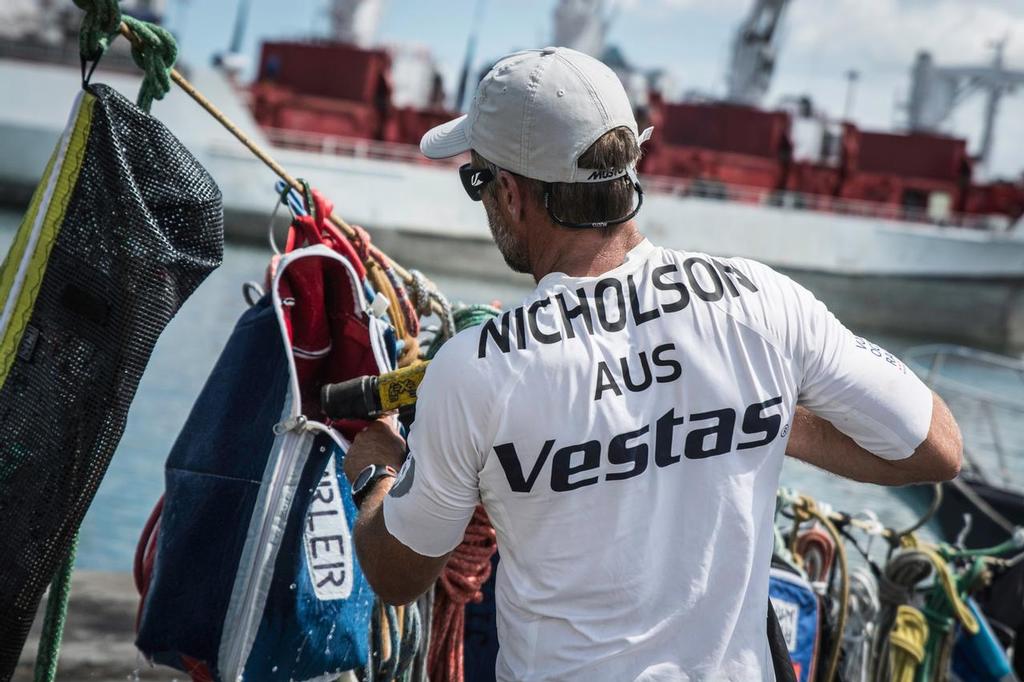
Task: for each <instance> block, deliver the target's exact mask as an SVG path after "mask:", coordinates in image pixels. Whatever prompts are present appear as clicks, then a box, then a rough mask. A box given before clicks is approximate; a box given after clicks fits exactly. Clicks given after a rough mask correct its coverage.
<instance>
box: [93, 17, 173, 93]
mask: <svg viewBox="0 0 1024 682" xmlns="http://www.w3.org/2000/svg"><path fill="white" fill-rule="evenodd" d="M75 4H76V5H77V6H78V7H79V8H80V9H82V10H84V11H85V16H84V17H83V18H82V28H81V30H80V31H79V33H78V50H79V53H80V54H81V56H82V61H83V62H96V61H98V60H99V58H100V57H102V56H103V53H104V52H106V51H107V48H108V47H110V43H111V41H112V40H113V39H114V38H116V37H117V34H118V31H119V29H120V27H121V23H122V22H123V23H124V24H125V25H126V26H127V27H128V28H129V29H130V30H131V33H132V41H131V43H132V60H133V61H134V62H135V64H136V65H137V66H138V67H139V68H140V69H142V72H143V74H144V75H143V77H142V85H141V87H140V88H139V96H138V99H137V100H136V104H138V105H139V108H140V109H142V110H143V111H147V112H148V111H149V109H150V107H152V105H153V100H156V99H163V98H164V95H166V94H167V93H168V92H170V90H171V71H172V70H173V69H174V63H175V62H176V61H177V59H178V44H177V43H176V42H175V40H174V36H172V35H171V33H170V31H168V30H167V29H165V28H163V27H162V26H157V25H156V24H151V23H149V22H147V21H140V20H139V19H136V18H135V17H130V16H122V14H121V8H120V7H119V6H118V3H117V0H75Z"/></svg>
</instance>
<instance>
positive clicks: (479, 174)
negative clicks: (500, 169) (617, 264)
mask: <svg viewBox="0 0 1024 682" xmlns="http://www.w3.org/2000/svg"><path fill="white" fill-rule="evenodd" d="M619 173H620V174H621V173H622V171H619ZM625 175H626V177H628V178H629V181H630V182H631V183H632V184H633V189H634V190H635V191H636V206H635V207H634V208H633V210H632V211H630V212H629V213H628V214H626V215H625V216H623V217H621V218H616V219H615V220H603V221H598V222H592V223H574V222H570V221H568V220H563V219H561V218H559V217H558V216H557V215H555V211H554V209H553V208H552V207H551V183H549V182H546V183H544V208H545V209H547V212H548V216H549V217H550V218H551V220H553V221H554V222H555V223H557V224H558V225H561V226H562V227H573V228H580V229H587V228H593V227H609V226H611V225H619V224H621V223H624V222H626V221H628V220H632V219H633V218H635V217H636V214H637V213H639V212H640V207H641V206H643V205H644V190H643V187H641V186H640V180H639V179H638V178H637V177H636V172H635V171H634V170H633V169H632V168H629V169H627V170H626V171H625ZM459 179H461V180H462V187H463V189H465V190H466V194H468V195H469V198H470V199H472V200H473V201H480V200H481V198H482V193H483V189H484V187H486V186H487V184H488V183H490V182H493V181H494V173H492V172H491V171H489V170H488V169H486V168H473V166H472V164H468V163H464V164H462V166H460V167H459ZM610 179H615V178H610Z"/></svg>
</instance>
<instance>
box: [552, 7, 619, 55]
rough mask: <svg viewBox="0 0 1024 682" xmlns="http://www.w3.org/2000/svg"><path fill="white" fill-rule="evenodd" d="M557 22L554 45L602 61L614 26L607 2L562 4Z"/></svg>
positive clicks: (556, 8) (557, 11)
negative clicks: (606, 42) (609, 31)
mask: <svg viewBox="0 0 1024 682" xmlns="http://www.w3.org/2000/svg"><path fill="white" fill-rule="evenodd" d="M554 18H555V32H554V39H555V45H557V46H559V47H569V48H572V49H574V50H577V51H579V52H582V53H584V54H588V55H590V56H591V57H596V58H598V59H600V58H601V56H602V55H603V54H604V48H605V38H606V37H607V35H608V27H609V25H610V24H611V15H610V13H609V11H608V2H607V0H559V1H558V4H556V5H555V17H554Z"/></svg>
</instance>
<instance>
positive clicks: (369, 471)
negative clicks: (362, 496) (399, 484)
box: [352, 464, 377, 495]
mask: <svg viewBox="0 0 1024 682" xmlns="http://www.w3.org/2000/svg"><path fill="white" fill-rule="evenodd" d="M376 471H377V466H376V465H375V464H371V465H370V466H368V467H366V468H365V469H363V470H362V471H360V472H359V475H358V476H356V480H355V483H353V484H352V493H353V494H356V495H358V494H359V491H360V490H362V489H363V488H365V487H366V484H367V483H369V482H370V479H371V478H373V474H374V473H376Z"/></svg>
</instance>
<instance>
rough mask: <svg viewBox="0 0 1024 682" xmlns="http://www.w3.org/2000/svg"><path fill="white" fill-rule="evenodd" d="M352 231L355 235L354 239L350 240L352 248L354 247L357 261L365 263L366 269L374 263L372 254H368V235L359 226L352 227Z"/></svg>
mask: <svg viewBox="0 0 1024 682" xmlns="http://www.w3.org/2000/svg"><path fill="white" fill-rule="evenodd" d="M352 229H353V230H354V231H355V233H356V235H355V238H354V239H352V240H351V241H352V246H353V247H355V250H356V254H358V255H359V260H361V261H363V262H364V263H366V265H367V267H369V266H370V265H371V264H372V263H375V261H374V259H373V254H371V253H370V233H369V232H367V231H366V230H365V229H364V228H363V227H362V226H361V225H352Z"/></svg>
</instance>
